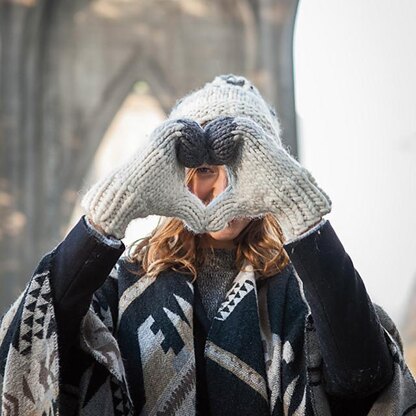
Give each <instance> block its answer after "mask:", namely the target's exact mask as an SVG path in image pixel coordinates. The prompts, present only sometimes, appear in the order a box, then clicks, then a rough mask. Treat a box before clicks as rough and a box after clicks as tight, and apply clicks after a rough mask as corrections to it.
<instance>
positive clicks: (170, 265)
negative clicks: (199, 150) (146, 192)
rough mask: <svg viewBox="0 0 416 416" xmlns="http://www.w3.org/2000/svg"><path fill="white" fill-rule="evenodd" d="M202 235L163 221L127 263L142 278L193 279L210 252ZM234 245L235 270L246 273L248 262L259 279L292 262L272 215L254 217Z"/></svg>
mask: <svg viewBox="0 0 416 416" xmlns="http://www.w3.org/2000/svg"><path fill="white" fill-rule="evenodd" d="M196 170H197V169H196V168H192V169H189V170H188V171H187V173H186V184H187V185H188V186H189V184H190V182H191V181H192V178H193V176H194V175H195V172H196ZM202 236H203V234H194V233H192V232H191V231H189V230H188V229H187V228H186V227H185V225H184V223H183V222H182V220H180V219H177V218H171V217H166V218H161V220H160V221H159V224H158V225H157V226H156V228H155V229H154V230H153V231H152V232H151V233H150V235H148V236H147V237H144V238H142V239H140V240H137V241H136V242H135V243H133V244H132V245H131V246H130V247H129V250H128V261H129V262H131V263H136V264H137V266H138V267H137V270H136V271H135V273H136V274H137V275H139V276H142V275H144V274H146V275H148V276H153V277H154V276H158V275H159V273H161V272H162V271H164V270H167V269H172V270H175V271H177V272H180V273H185V274H190V275H192V276H193V280H194V279H196V278H197V269H198V266H200V265H201V264H203V263H204V261H205V260H206V258H207V255H208V253H209V250H206V249H205V250H204V249H202V246H201V237H202ZM233 242H234V244H235V248H236V260H235V267H236V269H237V270H243V266H244V263H245V261H248V262H249V263H250V264H251V265H252V266H253V269H254V272H255V273H256V276H257V278H259V279H261V278H267V277H270V276H272V275H274V274H277V273H278V272H280V271H281V270H283V269H284V267H285V266H286V265H287V264H288V263H289V257H288V255H287V253H286V251H285V250H284V248H283V233H282V229H281V228H280V226H279V223H278V221H277V219H276V217H275V216H274V215H273V214H271V213H266V214H264V215H263V216H261V217H256V218H253V219H252V220H251V221H250V222H249V223H248V224H247V226H246V227H245V228H244V229H243V230H242V231H241V232H240V234H239V235H238V236H237V237H236V238H235V239H234V240H233Z"/></svg>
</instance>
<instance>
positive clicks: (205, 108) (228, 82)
mask: <svg viewBox="0 0 416 416" xmlns="http://www.w3.org/2000/svg"><path fill="white" fill-rule="evenodd" d="M221 116H231V117H238V116H240V117H247V118H250V119H252V120H253V121H255V122H256V123H257V124H259V125H260V126H261V127H262V128H263V129H264V130H265V131H266V132H267V133H269V134H270V136H271V137H273V138H274V139H275V140H276V141H277V142H278V144H279V145H281V140H280V130H281V129H280V124H279V120H278V118H277V114H276V111H275V110H274V109H273V108H272V107H271V106H270V105H269V104H268V103H266V101H265V100H264V99H263V97H262V96H261V94H260V92H259V91H258V89H257V88H256V87H255V86H254V85H253V84H252V83H251V82H250V81H249V80H248V79H246V78H244V77H242V76H239V75H233V74H228V75H219V76H217V77H215V79H214V80H213V81H211V82H208V83H206V84H205V85H204V87H203V88H201V89H199V90H197V91H194V92H191V93H190V94H188V95H186V96H185V97H183V98H181V99H179V100H178V101H177V102H176V104H175V106H174V107H173V108H172V111H171V113H170V114H169V119H178V118H187V119H192V120H195V121H197V122H198V123H199V124H201V125H202V124H204V123H206V122H210V121H212V120H214V119H216V118H217V117H221Z"/></svg>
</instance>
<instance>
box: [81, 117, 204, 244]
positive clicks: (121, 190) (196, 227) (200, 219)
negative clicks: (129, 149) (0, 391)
mask: <svg viewBox="0 0 416 416" xmlns="http://www.w3.org/2000/svg"><path fill="white" fill-rule="evenodd" d="M201 132H202V130H201V127H200V126H199V124H198V123H196V122H194V121H191V120H168V121H165V122H164V123H162V124H161V125H160V126H159V127H158V128H156V129H155V130H154V131H153V133H152V134H151V136H150V140H149V143H148V144H147V146H146V147H145V148H144V149H140V150H139V151H138V152H137V153H136V154H135V155H134V156H133V157H132V158H131V159H130V160H129V161H128V162H127V163H125V164H124V165H123V166H121V167H119V168H118V169H116V170H115V171H113V172H112V173H111V174H110V175H109V176H107V177H105V178H104V179H102V180H101V181H99V182H98V183H96V184H95V185H93V187H92V188H91V189H89V191H88V192H87V193H86V195H85V196H84V197H83V200H82V202H81V205H82V207H83V208H84V210H85V211H86V213H87V215H88V217H89V218H90V219H91V220H92V222H93V223H94V224H97V225H99V226H100V227H101V228H102V229H103V230H104V231H105V232H106V233H107V234H108V235H112V236H114V237H117V238H120V239H121V238H123V237H124V235H125V231H126V228H127V226H128V224H129V223H130V221H131V220H133V219H135V218H144V217H146V216H148V215H162V216H166V217H177V218H180V219H182V220H183V221H184V222H185V224H186V226H187V228H188V229H189V230H191V231H193V232H196V233H198V232H202V231H204V230H205V227H206V210H205V206H204V204H203V203H202V202H201V201H200V200H199V199H198V198H197V197H196V196H195V195H193V194H192V193H191V192H190V191H189V190H188V188H187V186H186V185H185V169H184V167H183V166H181V165H180V163H179V162H178V160H177V155H176V147H177V143H178V140H179V139H184V138H185V139H184V140H185V141H186V137H188V136H192V137H193V138H195V135H198V134H202V135H203V132H202V133H201ZM201 140H202V139H201Z"/></svg>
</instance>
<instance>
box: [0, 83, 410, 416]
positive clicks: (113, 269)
mask: <svg viewBox="0 0 416 416" xmlns="http://www.w3.org/2000/svg"><path fill="white" fill-rule="evenodd" d="M82 205H83V207H84V209H85V212H86V215H85V216H83V217H82V218H81V220H80V221H79V223H78V224H77V225H76V226H75V227H74V229H73V230H72V231H71V232H70V233H69V234H68V236H67V237H66V238H65V239H64V241H63V242H62V243H61V244H60V245H59V246H58V247H56V248H55V249H54V250H53V251H52V252H51V253H49V254H47V255H46V256H45V257H44V258H43V259H42V261H41V262H40V264H39V266H38V268H37V270H36V271H35V273H34V275H33V276H32V279H31V281H30V282H29V284H28V286H27V287H26V290H25V291H24V292H23V293H22V295H21V296H20V297H19V298H18V299H17V300H16V302H15V303H14V304H13V305H12V307H11V308H10V309H9V311H8V312H7V313H6V315H5V316H4V317H3V320H2V323H1V327H0V341H1V344H0V358H1V362H2V367H1V369H2V375H3V376H4V382H3V386H4V387H3V404H2V406H3V411H4V412H5V414H31V415H32V414H33V415H38V414H39V415H42V414H57V412H58V409H59V411H60V414H61V415H62V414H65V415H66V414H83V415H98V414H100V415H103V414H104V415H107V414H108V415H128V414H137V415H139V414H143V415H144V414H175V415H194V414H201V415H234V414H236V415H237V414H238V415H269V414H271V415H308V416H309V415H347V414H348V415H367V414H368V415H375V414H385V415H402V414H407V415H411V414H415V411H416V410H415V409H416V386H415V383H414V380H413V378H412V376H411V374H410V372H409V370H408V369H407V366H406V364H405V363H404V361H403V355H402V352H403V351H402V347H401V341H400V337H399V335H398V333H397V330H396V329H395V326H394V324H393V323H392V321H391V320H390V319H389V317H388V316H387V315H386V314H385V312H384V311H383V310H382V309H381V308H380V307H378V306H376V305H373V304H372V302H371V301H370V299H369V297H368V294H367V293H366V290H365V287H364V284H363V282H362V280H361V278H360V276H359V275H358V273H357V272H356V271H355V269H354V267H353V264H352V262H351V260H350V258H349V257H348V255H347V254H346V253H345V250H344V248H343V247H342V244H341V243H340V241H339V240H338V238H337V236H336V234H335V232H334V230H333V229H332V227H331V225H330V223H329V221H327V220H325V219H324V218H323V216H324V215H325V214H327V213H328V212H330V208H331V201H330V199H329V197H328V196H327V195H326V194H325V192H324V191H323V190H321V189H320V188H319V187H318V185H317V184H316V181H315V180H314V178H313V177H312V176H311V174H310V173H309V172H308V171H307V170H306V169H304V168H303V167H302V166H300V165H299V163H298V162H297V161H296V160H294V159H293V158H292V157H290V155H289V154H288V153H287V152H286V151H285V150H284V149H283V147H282V146H281V142H280V129H279V124H278V120H277V118H276V115H275V113H274V111H273V110H271V109H270V108H269V106H268V105H267V104H266V103H265V102H264V100H263V99H262V98H261V96H260V94H259V92H258V91H257V90H256V89H255V87H254V86H253V85H252V84H251V83H250V82H249V81H248V80H246V79H245V78H243V77H236V76H233V75H227V76H220V77H217V78H216V79H215V80H214V81H213V82H212V83H208V84H206V85H205V87H204V88H202V89H201V90H199V91H196V92H194V93H192V94H190V95H189V96H187V97H185V98H184V99H183V100H181V101H179V102H178V103H177V105H176V106H175V108H174V110H173V111H172V113H171V115H170V117H169V119H168V120H167V121H166V122H165V123H162V125H161V126H159V127H158V128H157V129H156V130H155V131H154V132H153V134H152V137H151V139H150V141H149V143H148V145H147V147H146V148H145V149H141V150H140V151H139V152H138V154H137V155H134V157H132V159H131V160H130V161H128V162H127V163H126V164H125V165H124V166H122V167H121V168H118V169H116V170H115V171H114V172H113V173H112V174H111V175H109V176H108V177H107V178H104V179H103V180H101V181H100V182H98V183H97V184H96V185H94V187H92V188H91V189H90V190H89V191H88V193H87V194H86V196H85V197H84V199H83V203H82ZM150 214H159V215H162V216H165V217H166V219H165V220H164V221H163V223H162V224H161V225H160V226H158V227H157V228H156V229H155V230H154V231H153V233H152V234H151V235H150V236H149V237H147V238H145V239H144V240H143V241H141V242H140V243H139V244H137V245H136V246H133V247H132V250H131V253H130V255H129V256H124V257H121V258H120V256H121V255H122V253H123V252H124V250H125V247H124V244H123V243H122V242H121V241H120V239H121V238H122V237H123V236H124V234H125V230H126V228H127V225H128V224H129V223H130V221H131V220H132V219H134V218H137V217H145V216H147V215H150Z"/></svg>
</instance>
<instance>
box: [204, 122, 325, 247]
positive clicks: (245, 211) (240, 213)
mask: <svg viewBox="0 0 416 416" xmlns="http://www.w3.org/2000/svg"><path fill="white" fill-rule="evenodd" d="M215 122H216V123H217V124H219V123H220V119H217V120H216V121H215ZM221 123H222V124H223V127H222V131H228V138H227V141H229V140H230V137H232V141H233V142H234V143H238V144H239V146H238V148H239V154H238V157H236V158H235V160H234V161H233V162H232V163H230V164H229V165H228V172H229V177H230V178H229V179H230V184H229V187H228V188H227V189H226V190H225V191H224V192H223V193H222V194H220V195H219V196H217V198H215V199H214V200H213V201H211V203H210V204H209V205H208V207H207V209H208V227H207V229H208V230H209V231H217V230H220V229H222V228H224V227H225V226H226V225H227V223H228V222H229V221H230V220H231V219H233V218H235V217H244V216H249V217H256V216H261V215H260V214H264V213H266V212H271V213H273V214H275V216H276V217H277V219H278V221H279V224H280V226H281V227H282V230H283V233H284V236H285V240H286V242H289V241H290V240H292V239H294V238H296V237H298V236H299V235H301V234H302V233H303V232H305V231H306V230H307V229H308V228H310V227H311V226H312V225H314V224H316V223H317V222H319V220H320V219H321V218H322V216H323V215H325V214H327V213H329V212H330V211H331V200H330V198H329V197H328V195H327V194H326V193H325V192H324V191H323V190H322V189H320V188H319V186H318V185H317V183H316V181H315V179H314V178H313V176H312V175H311V173H310V172H309V171H308V170H307V169H305V168H304V167H302V166H301V165H300V164H299V162H298V161H296V160H295V159H294V158H293V157H292V156H290V155H289V153H288V152H287V151H286V150H285V149H284V148H283V147H282V145H281V144H280V141H279V140H276V139H275V138H274V137H272V136H270V135H269V134H267V133H266V132H265V130H263V128H262V127H261V126H260V125H259V124H257V123H256V122H254V121H252V120H251V119H249V118H245V117H235V118H233V117H222V118H221ZM206 129H209V126H206ZM215 134H216V133H215V131H211V132H210V135H214V136H215ZM219 134H221V133H219ZM211 140H215V137H214V138H212V139H211ZM216 141H219V140H218V139H217V140H216Z"/></svg>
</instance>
